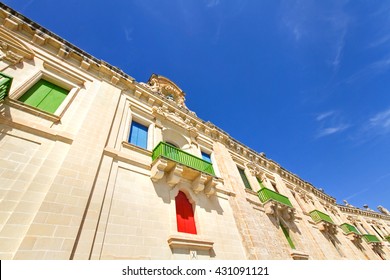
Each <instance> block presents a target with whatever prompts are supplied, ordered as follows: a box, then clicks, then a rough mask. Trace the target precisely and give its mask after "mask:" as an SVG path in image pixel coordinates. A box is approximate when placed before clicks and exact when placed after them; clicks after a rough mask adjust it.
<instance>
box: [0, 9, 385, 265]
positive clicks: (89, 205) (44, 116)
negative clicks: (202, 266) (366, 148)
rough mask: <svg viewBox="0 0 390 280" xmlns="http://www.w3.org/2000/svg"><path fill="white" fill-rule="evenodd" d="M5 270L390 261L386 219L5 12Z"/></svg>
mask: <svg viewBox="0 0 390 280" xmlns="http://www.w3.org/2000/svg"><path fill="white" fill-rule="evenodd" d="M0 8H1V9H0V99H1V101H0V130H1V134H0V155H1V157H0V197H1V200H0V258H1V259H240V260H254V259H286V260H288V259H390V215H389V212H388V211H387V210H386V209H384V208H383V207H382V208H380V212H375V211H373V210H370V209H359V208H356V207H353V206H351V205H349V204H348V203H345V205H338V204H337V203H336V199H335V198H333V197H331V196H330V195H328V194H326V193H324V192H323V191H321V190H319V189H317V188H315V187H314V186H313V185H311V184H310V183H308V182H306V181H304V180H303V179H302V178H299V177H298V176H297V175H295V174H292V173H291V172H289V171H288V170H286V169H284V168H283V167H282V166H280V165H279V164H278V163H276V162H274V161H272V160H270V159H268V158H266V156H265V155H264V154H261V153H258V152H256V151H254V150H252V149H250V148H249V147H247V146H245V145H244V144H242V143H240V142H238V141H236V140H235V139H233V138H232V137H230V136H229V135H228V134H227V133H226V132H224V131H222V130H221V129H219V128H218V127H216V126H214V125H213V124H212V123H210V122H204V121H203V120H201V119H200V118H198V117H197V116H196V114H195V113H194V112H192V111H190V110H189V109H188V108H187V107H186V104H185V93H184V92H183V91H182V90H181V89H180V88H179V87H178V86H177V85H176V84H175V83H174V82H172V81H170V80H169V79H167V78H165V77H163V76H160V75H155V74H153V75H152V76H151V77H150V79H149V81H147V82H146V83H141V82H137V81H135V80H134V79H133V78H132V77H131V76H129V75H127V74H125V73H123V72H122V71H121V70H120V69H117V68H115V67H113V66H111V65H110V64H108V63H106V62H104V61H101V60H99V59H96V58H95V57H93V56H91V55H89V54H88V53H86V52H84V51H82V50H81V49H79V48H77V47H76V46H73V45H72V44H70V43H69V42H67V41H65V40H63V39H62V38H60V37H58V36H57V35H55V34H53V33H51V32H50V31H48V30H46V29H45V28H43V27H41V26H40V25H38V24H37V23H35V22H32V21H31V20H29V19H27V18H25V17H24V16H22V15H21V14H19V13H17V12H16V11H14V10H12V9H11V8H9V7H7V6H5V5H4V4H0Z"/></svg>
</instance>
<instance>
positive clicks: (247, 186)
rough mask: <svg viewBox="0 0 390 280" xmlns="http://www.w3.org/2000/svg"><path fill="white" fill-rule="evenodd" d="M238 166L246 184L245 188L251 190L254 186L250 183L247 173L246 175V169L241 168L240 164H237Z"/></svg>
mask: <svg viewBox="0 0 390 280" xmlns="http://www.w3.org/2000/svg"><path fill="white" fill-rule="evenodd" d="M237 168H238V172H240V176H241V179H242V182H243V183H244V185H245V188H247V189H250V190H251V189H252V187H251V185H250V184H249V181H248V178H247V177H246V175H245V171H244V170H243V169H241V168H239V167H238V166H237Z"/></svg>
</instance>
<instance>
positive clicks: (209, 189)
mask: <svg viewBox="0 0 390 280" xmlns="http://www.w3.org/2000/svg"><path fill="white" fill-rule="evenodd" d="M221 186H222V179H219V178H215V177H212V178H211V179H210V180H209V181H208V182H207V183H206V186H205V188H204V193H205V194H206V195H207V196H208V197H209V196H211V195H213V194H215V193H216V191H217V188H218V187H221Z"/></svg>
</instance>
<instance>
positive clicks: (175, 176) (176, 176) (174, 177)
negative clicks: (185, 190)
mask: <svg viewBox="0 0 390 280" xmlns="http://www.w3.org/2000/svg"><path fill="white" fill-rule="evenodd" d="M182 174H183V166H182V165H180V164H176V165H175V167H173V168H172V170H171V171H170V172H169V173H168V176H167V183H168V185H169V186H170V187H172V188H173V187H174V186H176V185H177V184H178V183H179V182H180V179H181V177H182Z"/></svg>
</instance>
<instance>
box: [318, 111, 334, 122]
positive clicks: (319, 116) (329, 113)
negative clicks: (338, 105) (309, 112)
mask: <svg viewBox="0 0 390 280" xmlns="http://www.w3.org/2000/svg"><path fill="white" fill-rule="evenodd" d="M334 114H335V111H328V112H325V113H321V114H319V115H318V116H317V117H316V120H317V121H322V120H323V119H326V118H328V117H330V116H332V115H334Z"/></svg>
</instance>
